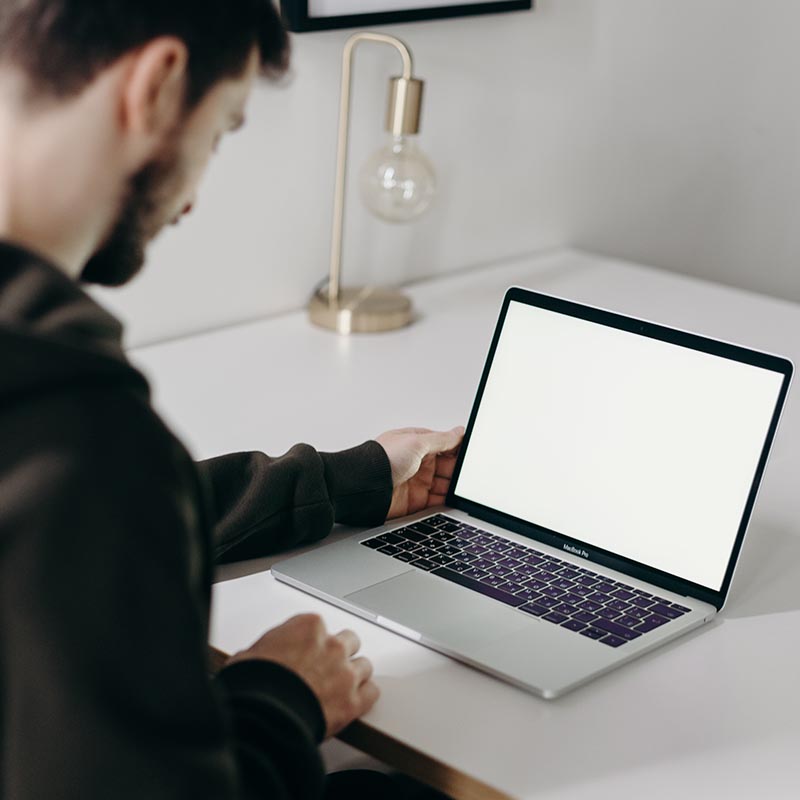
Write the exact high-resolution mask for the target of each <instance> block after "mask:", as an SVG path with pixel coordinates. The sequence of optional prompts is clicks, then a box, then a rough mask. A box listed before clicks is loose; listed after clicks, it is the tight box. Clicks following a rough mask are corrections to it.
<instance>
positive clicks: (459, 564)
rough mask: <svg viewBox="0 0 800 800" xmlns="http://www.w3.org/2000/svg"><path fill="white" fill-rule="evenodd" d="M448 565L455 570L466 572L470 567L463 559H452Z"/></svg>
mask: <svg viewBox="0 0 800 800" xmlns="http://www.w3.org/2000/svg"><path fill="white" fill-rule="evenodd" d="M447 566H448V568H449V569H452V570H453V571H454V572H466V571H467V570H468V569H469V564H467V562H466V561H462V560H458V561H451V562H450V563H449V564H448V565H447Z"/></svg>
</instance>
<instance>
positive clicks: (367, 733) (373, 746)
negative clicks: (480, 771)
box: [208, 645, 511, 800]
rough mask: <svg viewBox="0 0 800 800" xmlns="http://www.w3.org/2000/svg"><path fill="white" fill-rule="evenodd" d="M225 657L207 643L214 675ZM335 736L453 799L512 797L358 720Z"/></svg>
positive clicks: (210, 668) (209, 661)
mask: <svg viewBox="0 0 800 800" xmlns="http://www.w3.org/2000/svg"><path fill="white" fill-rule="evenodd" d="M228 658H230V656H229V655H228V654H227V653H223V652H222V650H217V648H216V647H211V646H210V645H209V648H208V665H209V671H210V672H211V674H212V675H216V674H217V673H218V672H219V671H220V670H221V669H222V667H223V666H225V662H226V661H227V660H228ZM336 738H337V739H341V740H342V741H343V742H345V744H349V745H350V746H351V747H355V748H356V749H357V750H361V751H362V752H363V753H366V754H367V755H370V756H372V757H373V758H377V759H378V760H379V761H383V763H384V764H388V765H389V766H390V767H394V768H395V769H397V770H399V771H400V772H403V773H405V774H406V775H410V776H411V777H412V778H416V779H417V780H419V781H422V782H423V783H427V784H428V785H429V786H432V787H433V788H434V789H438V790H439V791H440V792H444V793H445V794H446V795H448V796H450V797H453V798H455V799H456V800H511V798H510V797H509V795H507V794H503V793H502V792H498V791H497V789H492V787H491V786H487V785H486V784H485V783H482V782H481V781H478V780H475V779H474V778H470V777H468V776H467V775H464V774H462V773H460V772H458V770H455V769H453V768H452V767H449V766H447V764H442V763H441V762H440V761H436V759H433V758H431V757H430V756H427V755H425V753H422V752H420V751H419V750H415V749H414V748H413V747H409V746H408V745H407V744H404V743H403V742H399V741H397V739H393V738H392V737H391V736H387V735H386V734H385V733H382V732H381V731H378V730H375V728H372V727H370V726H369V725H367V724H366V723H365V722H362V721H361V720H356V721H355V722H354V723H353V724H352V725H348V726H347V727H346V728H345V729H344V730H343V731H341V733H339V734H338V735H337V737H336Z"/></svg>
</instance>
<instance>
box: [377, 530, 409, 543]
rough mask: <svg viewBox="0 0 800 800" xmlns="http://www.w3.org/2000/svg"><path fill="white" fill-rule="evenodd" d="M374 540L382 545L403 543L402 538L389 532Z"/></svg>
mask: <svg viewBox="0 0 800 800" xmlns="http://www.w3.org/2000/svg"><path fill="white" fill-rule="evenodd" d="M375 538H376V539H378V540H379V541H381V542H383V543H384V544H397V543H398V542H402V541H403V537H402V536H398V535H397V534H396V533H393V532H392V531H389V533H382V534H381V535H380V536H376V537H375Z"/></svg>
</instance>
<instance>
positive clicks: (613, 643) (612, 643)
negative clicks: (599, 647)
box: [600, 634, 625, 647]
mask: <svg viewBox="0 0 800 800" xmlns="http://www.w3.org/2000/svg"><path fill="white" fill-rule="evenodd" d="M600 641H601V642H602V643H603V644H607V645H608V646H609V647H619V646H620V645H621V644H625V639H620V638H619V636H613V635H611V634H609V635H608V636H604V637H603V638H602V639H600Z"/></svg>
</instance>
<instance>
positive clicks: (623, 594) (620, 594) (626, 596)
mask: <svg viewBox="0 0 800 800" xmlns="http://www.w3.org/2000/svg"><path fill="white" fill-rule="evenodd" d="M611 596H612V597H617V598H619V599H620V600H630V599H631V598H632V597H633V596H634V595H633V592H628V591H626V590H625V589H617V591H616V592H611Z"/></svg>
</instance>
